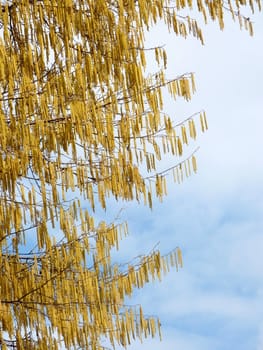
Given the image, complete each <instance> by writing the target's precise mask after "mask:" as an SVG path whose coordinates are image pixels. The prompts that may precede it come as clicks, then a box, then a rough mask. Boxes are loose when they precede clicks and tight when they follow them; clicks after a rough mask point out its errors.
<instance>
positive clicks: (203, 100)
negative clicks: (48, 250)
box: [120, 14, 263, 350]
mask: <svg viewBox="0 0 263 350" xmlns="http://www.w3.org/2000/svg"><path fill="white" fill-rule="evenodd" d="M253 21H254V22H255V23H254V29H255V36H254V37H253V38H251V37H249V35H248V33H247V32H245V31H242V32H240V30H239V27H238V24H237V23H236V24H233V23H232V22H231V21H227V25H226V29H225V31H224V32H220V30H219V29H218V28H217V26H216V25H215V24H214V25H208V26H207V27H206V28H205V29H204V34H205V46H201V44H200V43H198V42H196V41H195V40H192V39H187V40H183V39H179V38H176V37H175V36H173V35H168V33H167V32H166V31H165V30H164V28H163V27H162V26H161V25H160V26H159V27H158V28H157V29H155V30H153V31H152V32H151V34H150V35H148V39H147V40H148V43H149V46H150V45H152V44H166V48H167V52H168V71H167V74H168V76H170V77H173V76H176V75H179V74H181V73H183V72H189V71H194V72H195V74H196V83H197V90H198V91H197V93H196V95H195V97H194V99H193V100H192V101H191V102H190V103H185V102H176V103H171V101H169V100H168V99H167V102H166V111H168V112H169V113H170V115H171V116H172V117H173V118H174V120H178V118H179V119H180V118H181V119H182V118H183V117H184V116H185V117H187V116H189V115H191V114H192V113H194V112H196V111H199V110H201V109H205V110H206V113H207V116H208V121H209V131H208V132H207V133H206V134H204V135H201V137H199V139H198V141H197V142H198V145H199V146H200V150H199V152H198V174H197V175H195V176H192V177H191V178H190V179H188V180H187V181H185V182H184V183H183V184H182V185H174V184H173V183H172V182H171V183H170V185H169V195H168V197H166V198H165V200H164V202H163V203H162V204H158V203H157V202H156V203H155V205H154V210H153V211H152V212H151V211H150V210H148V209H146V208H144V207H143V206H142V207H139V206H138V205H136V204H133V205H129V206H127V207H126V209H125V211H124V212H123V213H122V215H123V218H124V219H127V220H128V222H129V227H130V236H129V237H128V238H127V239H126V240H125V241H124V242H123V243H122V245H121V251H120V256H121V258H127V257H131V256H134V255H138V254H143V253H144V252H148V251H149V250H151V248H153V246H154V245H155V244H156V243H157V242H159V241H160V245H159V247H160V249H161V252H162V253H165V252H167V251H169V250H170V249H171V248H173V247H176V246H178V245H179V246H180V247H181V248H182V251H183V258H184V268H183V269H182V270H180V271H179V272H178V273H177V272H171V273H170V274H169V275H167V276H166V277H165V278H164V279H163V281H162V283H158V282H156V283H154V284H150V285H148V286H147V287H146V288H144V289H142V290H139V291H137V292H136V293H135V296H134V298H133V299H132V300H131V301H130V303H131V304H133V303H141V304H142V305H143V308H144V311H145V313H146V314H150V315H152V314H154V315H159V316H160V318H161V321H162V330H163V340H162V342H161V343H160V342H159V340H158V339H156V340H146V341H145V342H144V343H143V344H142V345H141V344H140V343H137V342H135V343H134V344H133V345H132V346H130V349H131V350H144V349H145V350H146V349H147V350H148V349H151V350H156V349H172V350H201V349H202V350H206V349H207V350H208V349H209V350H211V349H213V350H222V349H224V350H233V349H239V350H262V349H263V261H262V259H263V254H262V251H263V181H262V179H263V160H262V149H263V113H262V111H263V49H262V47H263V21H262V14H260V15H255V16H253ZM169 161H171V160H168V161H167V162H169ZM165 164H166V163H164V166H165Z"/></svg>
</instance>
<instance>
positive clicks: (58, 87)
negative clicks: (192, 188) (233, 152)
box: [0, 0, 260, 350]
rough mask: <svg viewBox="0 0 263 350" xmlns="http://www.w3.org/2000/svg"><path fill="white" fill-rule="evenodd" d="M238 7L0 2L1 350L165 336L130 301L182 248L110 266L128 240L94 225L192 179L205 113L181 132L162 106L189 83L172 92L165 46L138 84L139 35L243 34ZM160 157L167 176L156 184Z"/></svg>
mask: <svg viewBox="0 0 263 350" xmlns="http://www.w3.org/2000/svg"><path fill="white" fill-rule="evenodd" d="M243 6H245V7H250V8H251V10H252V11H254V7H258V8H259V10H260V1H259V0H250V1H249V2H247V1H246V0H236V1H231V0H228V1H223V0H212V1H208V0H196V1H193V2H192V0H187V1H186V0H177V1H172V0H64V1H61V0H52V1H51V0H20V1H19V0H17V1H15V0H14V1H1V2H0V271H1V278H0V347H1V349H3V350H5V349H20V350H22V349H39V350H47V349H49V350H50V349H60V348H61V349H62V348H66V349H92V350H95V349H102V348H103V340H105V339H107V343H108V344H110V346H111V347H112V348H114V347H116V346H123V347H127V346H128V345H129V344H130V343H131V341H132V340H133V339H136V338H139V339H143V338H145V337H148V336H155V335H158V334H159V333H160V321H159V320H158V318H156V317H147V316H146V315H144V313H143V310H142V308H141V307H138V306H128V305H126V302H127V297H128V296H131V295H132V293H133V290H134V289H135V288H142V287H143V286H144V285H145V283H148V282H150V281H151V280H154V279H159V280H160V279H161V276H162V274H163V273H164V272H166V271H167V270H168V269H169V268H170V267H172V266H174V267H175V268H178V267H180V266H181V265H182V257H181V251H180V249H179V248H176V249H175V250H173V251H172V252H170V253H169V254H168V255H166V256H161V255H160V252H159V251H158V250H157V249H156V250H155V249H154V250H153V251H152V252H151V253H150V254H146V255H145V256H143V257H140V258H137V259H136V258H135V259H134V260H133V261H131V262H130V263H127V264H124V265H121V264H118V263H113V262H112V261H111V250H112V248H113V247H115V248H118V242H119V240H120V238H121V237H122V236H123V235H125V234H126V233H127V227H126V225H125V224H122V225H119V224H117V223H115V222H113V223H106V222H103V221H101V222H99V223H96V220H95V219H94V215H95V214H96V210H97V208H98V207H99V206H101V207H102V208H103V209H105V210H107V202H108V199H109V198H115V200H116V201H138V202H139V203H144V204H145V205H148V206H149V207H152V202H153V198H154V197H157V198H159V199H162V197H163V196H164V195H165V194H166V173H167V172H169V171H170V172H172V173H173V176H174V179H175V181H176V182H180V181H181V180H182V178H184V177H186V176H189V175H190V174H191V173H192V172H195V171H196V158H195V154H193V153H191V154H190V157H189V156H186V153H185V150H186V149H187V146H188V143H189V142H190V140H191V139H192V140H195V139H196V136H197V135H198V134H199V133H200V132H202V131H205V130H206V129H207V121H206V116H205V112H204V111H201V112H198V113H196V114H195V115H193V116H190V117H186V118H185V119H184V121H183V122H180V123H179V122H177V121H176V120H173V119H172V118H171V117H170V116H169V115H167V113H165V111H164V109H163V99H162V96H163V91H164V90H165V89H166V90H167V91H168V93H169V94H170V95H171V97H172V98H173V99H174V100H176V99H178V98H182V99H185V100H186V101H190V100H191V96H192V94H193V93H194V91H195V81H194V75H193V74H192V73H183V72H182V74H181V75H180V76H177V77H175V78H174V79H170V80H169V79H167V78H166V76H165V69H166V65H167V57H166V52H165V49H164V48H163V47H155V48H151V49H150V51H152V53H153V55H154V58H155V60H156V62H157V64H158V67H159V70H158V71H157V72H153V74H150V75H149V74H146V64H147V62H146V47H145V32H146V31H148V30H150V28H151V27H152V26H154V25H156V24H157V23H158V22H159V21H160V20H162V21H163V22H164V23H165V25H166V26H167V28H168V29H169V30H170V32H174V33H175V35H177V36H182V37H184V38H187V37H188V36H189V35H190V36H194V37H195V38H196V39H197V40H199V41H200V42H201V44H202V43H203V41H204V39H203V34H202V30H201V28H200V26H199V23H198V22H197V21H196V20H195V19H194V18H192V17H191V16H190V15H191V14H194V13H199V15H198V18H203V22H204V23H207V21H209V20H211V19H212V20H213V21H216V22H218V24H219V27H220V29H223V28H224V16H225V14H229V15H230V16H232V18H233V19H234V20H238V22H239V25H240V26H241V27H244V28H245V29H247V30H248V31H249V32H250V34H251V35H252V34H253V28H252V23H251V21H250V19H249V18H246V17H244V16H242V15H241V13H242V7H243ZM191 9H194V10H195V11H192V12H190V10H191ZM187 12H189V15H185V13H187ZM182 13H183V14H182ZM165 154H168V155H169V156H173V157H174V158H173V159H174V165H173V166H172V167H171V168H170V169H166V171H164V172H163V171H160V170H158V169H160V168H158V163H159V162H160V161H161V160H162V159H163V158H164V157H165ZM84 203H85V205H84Z"/></svg>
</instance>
